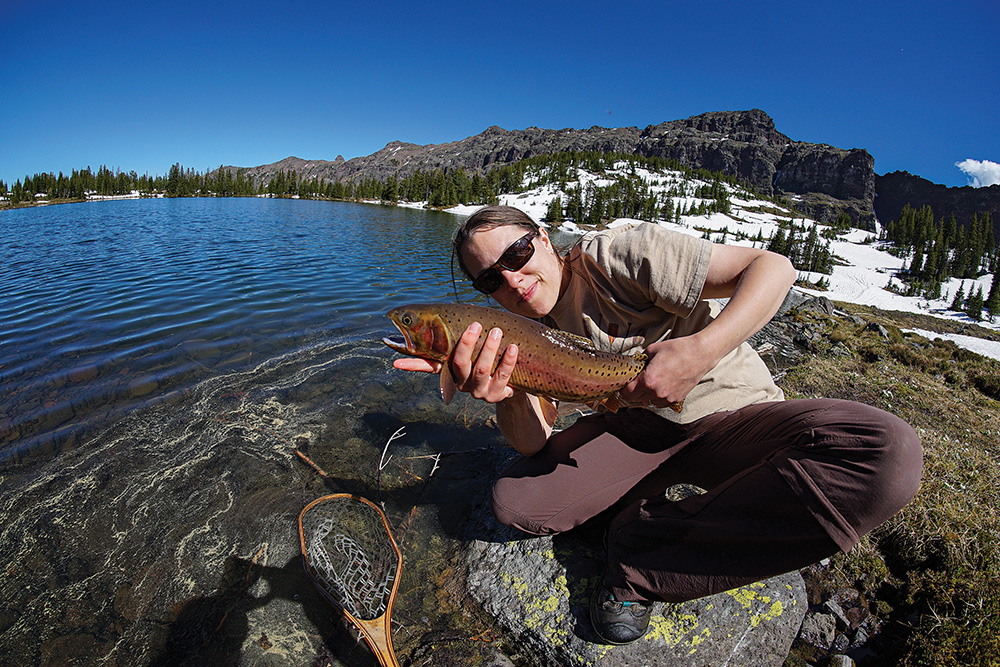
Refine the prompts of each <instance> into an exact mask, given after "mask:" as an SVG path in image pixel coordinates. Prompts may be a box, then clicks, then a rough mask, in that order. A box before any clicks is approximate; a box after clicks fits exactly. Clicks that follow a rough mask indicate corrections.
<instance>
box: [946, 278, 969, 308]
mask: <svg viewBox="0 0 1000 667" xmlns="http://www.w3.org/2000/svg"><path fill="white" fill-rule="evenodd" d="M964 303H965V283H959V284H958V291H957V292H955V298H954V299H953V300H952V302H951V308H949V310H954V311H956V312H959V313H960V312H962V305H963V304H964Z"/></svg>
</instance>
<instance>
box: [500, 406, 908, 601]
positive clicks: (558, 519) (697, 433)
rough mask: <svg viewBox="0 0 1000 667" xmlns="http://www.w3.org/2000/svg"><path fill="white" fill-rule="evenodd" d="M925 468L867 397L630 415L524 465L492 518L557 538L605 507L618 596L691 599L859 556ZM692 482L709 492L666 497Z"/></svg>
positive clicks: (601, 420)
mask: <svg viewBox="0 0 1000 667" xmlns="http://www.w3.org/2000/svg"><path fill="white" fill-rule="evenodd" d="M921 467H922V452H921V448H920V442H919V440H918V438H917V435H916V433H914V431H913V429H912V428H910V426H909V425H907V424H906V423H905V422H903V421H902V420H901V419H899V418H898V417H896V416H895V415H891V414H889V413H887V412H883V411H882V410H878V409H876V408H873V407H871V406H868V405H864V404H861V403H853V402H850V401H839V400H832V399H809V400H792V401H782V402H776V403H761V404H757V405H751V406H748V407H745V408H742V409H740V410H735V411H732V412H723V413H717V414H713V415H709V416H707V417H705V418H703V419H700V420H698V421H696V422H693V423H691V424H674V423H672V422H669V421H667V420H665V419H663V418H661V417H659V416H658V415H656V414H655V413H652V412H649V411H648V410H641V409H630V410H624V411H621V412H619V413H617V414H600V415H591V416H588V417H583V418H581V419H579V420H578V421H577V422H576V423H575V424H573V425H572V426H571V427H569V428H567V429H566V430H564V431H562V432H559V433H556V434H554V435H553V436H552V437H551V438H549V441H548V443H546V445H545V447H544V448H543V449H542V450H541V451H540V452H539V453H538V454H536V455H534V456H531V457H519V458H517V459H515V460H514V461H513V462H512V463H511V465H510V466H509V467H508V468H507V470H505V471H504V472H503V474H502V475H501V477H500V479H499V480H497V482H496V484H495V485H494V487H493V513H494V514H495V515H496V517H497V519H498V520H499V521H500V522H501V523H504V524H506V525H509V526H514V527H516V528H519V529H521V530H523V531H525V532H528V533H531V534H534V535H551V534H554V533H560V532H563V531H567V530H570V529H572V528H574V527H576V526H578V525H580V524H581V523H583V522H584V521H587V520H588V519H591V518H593V517H596V516H597V515H599V514H601V513H603V512H607V514H608V515H609V516H610V526H609V528H608V571H607V575H606V581H607V584H608V585H609V587H610V588H611V590H612V592H613V593H614V594H615V596H616V597H617V598H618V599H619V600H624V601H649V600H664V601H668V602H681V601H684V600H691V599H694V598H698V597H702V596H705V595H711V594H713V593H718V592H721V591H725V590H729V589H731V588H735V587H737V586H741V585H744V584H747V583H751V582H754V581H759V580H761V579H766V578H768V577H771V576H774V575H777V574H781V573H783V572H789V571H792V570H796V569H799V568H802V567H805V566H807V565H809V564H811V563H815V562H817V561H819V560H821V559H823V558H825V557H827V556H830V555H831V554H833V553H835V552H836V551H837V550H838V549H841V550H843V551H847V550H849V549H850V548H851V547H852V546H853V545H854V544H855V543H856V542H857V541H858V540H859V539H860V538H861V536H862V535H864V534H865V533H867V532H868V531H870V530H872V529H873V528H875V527H876V526H878V525H879V524H881V523H882V522H883V521H885V520H886V519H888V518H889V517H891V516H892V515H893V514H895V513H896V512H897V511H898V510H899V509H900V508H902V507H903V505H905V504H906V503H907V502H908V501H909V500H910V499H911V498H913V496H914V495H915V494H916V492H917V488H918V486H919V484H920V471H921ZM682 482H683V483H688V484H694V485H697V486H700V487H702V488H704V489H706V490H707V493H705V494H703V495H699V496H693V497H690V498H687V499H684V500H681V501H677V502H671V501H668V500H666V499H665V497H664V493H663V492H664V491H665V490H666V489H667V488H669V487H670V486H672V485H674V484H678V483H682Z"/></svg>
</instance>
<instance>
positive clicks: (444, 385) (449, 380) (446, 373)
mask: <svg viewBox="0 0 1000 667" xmlns="http://www.w3.org/2000/svg"><path fill="white" fill-rule="evenodd" d="M439 375H440V376H441V400H443V401H444V403H445V405H447V404H448V403H451V399H453V398H455V391H456V390H457V389H458V386H457V385H456V384H455V378H453V377H452V375H451V367H450V366H449V365H448V362H447V361H446V362H445V363H444V364H442V365H441V372H440V373H439Z"/></svg>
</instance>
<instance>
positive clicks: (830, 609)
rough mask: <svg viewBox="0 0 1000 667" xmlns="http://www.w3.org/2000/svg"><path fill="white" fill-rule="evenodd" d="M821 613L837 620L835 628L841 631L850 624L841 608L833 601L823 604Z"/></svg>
mask: <svg viewBox="0 0 1000 667" xmlns="http://www.w3.org/2000/svg"><path fill="white" fill-rule="evenodd" d="M823 611H825V612H827V613H828V614H830V615H831V616H833V617H834V618H835V619H837V627H839V628H840V629H841V630H843V629H844V628H849V627H850V626H851V622H850V621H849V620H848V619H847V614H846V613H844V609H843V607H841V606H840V605H839V604H837V603H836V602H834V601H833V600H827V601H826V602H824V603H823Z"/></svg>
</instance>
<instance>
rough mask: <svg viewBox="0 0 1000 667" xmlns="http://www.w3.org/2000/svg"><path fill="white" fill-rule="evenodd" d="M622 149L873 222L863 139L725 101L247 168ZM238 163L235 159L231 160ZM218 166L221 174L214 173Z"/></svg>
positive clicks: (378, 165) (394, 169)
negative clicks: (718, 105) (617, 121)
mask: <svg viewBox="0 0 1000 667" xmlns="http://www.w3.org/2000/svg"><path fill="white" fill-rule="evenodd" d="M572 151H575V152H581V151H595V152H602V153H605V152H620V153H631V154H635V155H641V156H644V157H656V158H665V159H670V160H677V161H678V162H680V163H681V164H683V165H686V166H688V167H692V168H694V169H708V170H710V171H720V172H723V173H725V174H729V175H731V176H735V177H737V178H738V179H740V180H741V181H743V182H745V183H747V184H749V185H750V186H752V187H753V188H755V189H756V190H758V191H760V192H762V193H765V194H769V195H781V194H788V195H793V196H795V204H796V206H797V207H798V208H799V209H800V210H802V212H803V213H805V214H807V215H810V216H811V217H813V218H814V219H816V220H818V221H820V222H826V223H831V222H833V221H834V220H835V219H836V218H837V215H838V214H839V213H841V212H846V213H848V214H849V215H850V216H851V219H852V221H853V224H854V225H855V226H857V227H860V228H867V229H874V217H875V216H874V208H873V199H874V194H875V171H874V159H873V158H872V156H871V155H870V154H869V153H868V151H866V150H863V149H850V150H844V149H840V148H835V147H833V146H829V145H826V144H813V143H808V142H801V141H794V140H792V139H790V138H789V137H787V136H785V135H784V134H782V133H781V132H778V131H777V129H776V128H775V125H774V120H773V119H772V118H771V117H770V116H768V115H767V114H766V113H765V112H764V111H761V110H760V109H749V110H743V111H716V112H709V113H704V114H700V115H697V116H692V117H690V118H685V119H680V120H673V121H668V122H665V123H660V124H658V125H649V126H647V127H646V128H644V129H641V130H640V129H639V128H638V127H616V128H605V127H591V128H588V129H572V128H565V129H559V130H550V129H542V128H538V127H528V128H525V129H523V130H505V129H503V128H500V127H496V126H493V127H489V128H487V129H486V130H484V131H483V132H481V133H480V134H477V135H475V136H471V137H466V138H465V139H461V140H458V141H452V142H448V143H443V144H428V145H424V146H421V145H417V144H412V143H406V142H402V141H392V142H389V143H388V144H386V146H385V147H384V148H382V149H381V150H379V151H377V152H375V153H372V154H371V155H367V156H361V157H356V158H352V159H350V160H347V161H343V160H340V159H338V160H334V161H332V162H330V161H328V160H302V159H300V158H296V157H289V158H285V159H284V160H281V161H280V162H275V163H273V164H268V165H261V166H257V167H250V168H248V169H244V170H243V173H244V175H245V177H246V178H249V179H251V180H253V181H254V182H255V183H261V182H267V181H269V180H270V179H271V178H272V177H273V176H274V175H275V174H277V173H278V172H279V171H285V172H288V171H295V172H297V173H298V175H299V177H300V178H302V179H304V180H312V179H313V178H318V179H320V180H321V181H331V182H337V181H341V182H343V181H347V180H354V181H358V180H361V179H363V178H374V179H376V180H379V181H383V182H384V181H385V180H387V179H389V178H392V177H395V178H405V177H407V176H409V175H411V174H412V173H413V172H414V171H416V170H418V169H419V170H422V171H424V172H431V171H434V170H436V169H440V170H443V171H445V172H452V171H455V170H458V169H463V170H465V172H466V173H468V174H469V175H470V176H471V175H474V174H477V175H483V174H485V173H487V172H489V170H490V169H492V168H494V167H496V166H500V165H504V164H510V163H512V162H517V161H519V160H522V159H525V158H529V157H532V156H536V155H546V154H552V153H559V152H572ZM224 168H225V169H229V170H230V171H233V170H235V168H234V167H224ZM210 175H212V174H211V173H210Z"/></svg>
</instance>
